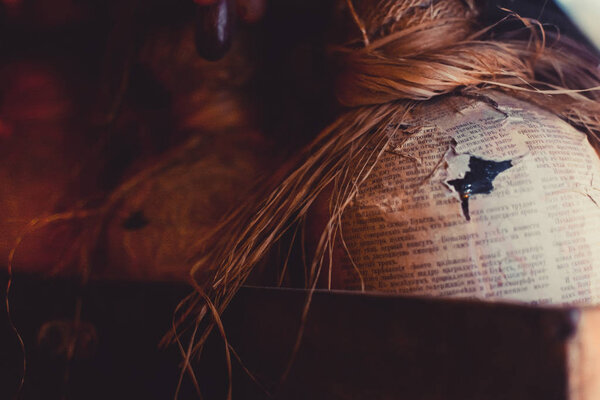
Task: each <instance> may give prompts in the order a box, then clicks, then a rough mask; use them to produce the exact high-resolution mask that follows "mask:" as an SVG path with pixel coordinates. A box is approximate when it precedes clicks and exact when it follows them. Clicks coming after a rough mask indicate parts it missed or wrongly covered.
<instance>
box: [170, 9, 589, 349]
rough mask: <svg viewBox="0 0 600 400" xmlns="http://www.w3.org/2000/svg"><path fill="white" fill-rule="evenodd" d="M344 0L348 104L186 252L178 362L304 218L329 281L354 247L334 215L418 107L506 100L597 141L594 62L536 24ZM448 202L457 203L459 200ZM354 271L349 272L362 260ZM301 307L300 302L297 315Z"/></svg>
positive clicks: (344, 211) (413, 131) (406, 134)
mask: <svg viewBox="0 0 600 400" xmlns="http://www.w3.org/2000/svg"><path fill="white" fill-rule="evenodd" d="M347 3H348V8H347V9H346V10H347V15H348V18H352V20H354V22H355V23H356V26H357V27H358V29H355V31H356V33H360V35H356V36H357V38H356V39H355V40H351V41H349V42H347V43H346V44H345V45H343V46H338V47H336V48H335V53H336V55H337V56H338V57H339V65H340V66H341V67H342V71H341V73H340V75H339V77H340V79H339V84H338V98H339V100H340V102H341V103H342V104H343V105H345V106H347V107H348V109H347V110H346V112H344V113H343V114H342V115H341V116H340V117H339V118H338V119H337V120H336V121H335V122H333V123H332V124H331V125H330V126H329V127H328V128H327V129H325V130H324V131H323V132H321V134H320V135H319V136H318V137H317V138H316V139H315V140H314V141H313V143H312V144H311V145H309V146H308V147H307V148H305V149H304V150H303V151H302V152H301V153H300V154H299V155H298V157H297V159H296V160H294V161H292V162H290V163H289V165H288V166H287V167H286V168H284V169H283V170H282V172H281V173H280V174H279V175H278V176H279V177H282V178H280V179H274V182H272V183H271V185H269V186H265V187H264V189H263V190H262V191H257V192H256V193H255V194H254V197H253V198H251V199H248V200H247V201H246V202H245V203H244V204H243V205H242V206H241V207H240V208H239V209H237V210H235V211H234V212H233V213H231V214H230V215H229V216H228V217H227V218H226V219H225V220H224V221H223V222H222V223H221V224H220V225H219V226H218V227H217V229H215V230H214V231H213V232H212V236H211V238H210V240H208V241H207V242H205V245H204V251H200V252H198V253H197V256H196V257H195V263H194V265H193V268H192V275H193V277H194V279H195V282H196V292H195V293H193V294H192V295H190V296H189V297H188V298H187V299H186V300H185V301H184V302H183V303H182V305H181V307H180V310H181V312H180V313H179V315H178V316H177V320H176V323H177V325H176V326H177V327H178V334H176V335H174V336H173V338H174V339H177V340H180V339H181V334H183V333H187V334H188V335H189V336H188V338H189V339H190V343H189V345H188V346H186V347H185V351H184V348H183V347H182V351H183V352H184V354H185V355H186V357H190V355H192V354H194V353H195V352H197V351H199V350H200V349H201V348H202V344H203V343H204V340H205V338H206V335H207V332H209V331H210V329H211V328H212V327H213V326H215V324H216V325H217V326H218V327H219V328H220V331H221V332H222V333H223V334H224V332H223V330H222V326H221V325H220V322H219V315H220V313H221V312H223V310H224V309H225V308H226V307H227V305H228V303H229V302H230V300H231V299H232V297H233V296H234V295H235V293H236V291H237V290H238V289H239V287H240V286H241V285H242V284H243V283H244V282H245V281H246V279H247V278H248V276H249V275H250V273H251V272H252V271H253V269H254V268H255V266H257V264H259V263H260V262H261V261H262V260H264V259H265V258H266V257H267V255H268V254H269V251H270V250H271V249H272V248H273V247H274V245H275V244H277V243H278V242H279V241H280V240H281V239H282V238H283V237H286V238H289V237H292V238H294V239H296V240H298V238H299V237H300V236H301V235H302V232H301V231H302V228H303V226H304V225H305V224H306V223H307V219H309V218H310V215H311V214H316V215H318V216H320V217H317V219H319V218H320V219H321V221H318V222H317V223H311V224H310V225H311V226H312V228H311V229H310V230H309V231H310V233H312V234H313V236H315V237H316V240H314V251H313V252H312V254H309V258H308V259H309V260H310V261H309V264H308V266H307V268H308V272H307V275H308V280H307V286H308V287H309V288H310V289H311V290H314V289H315V288H316V287H317V286H318V282H319V280H320V279H323V277H325V282H327V281H328V283H329V285H330V286H332V285H331V279H332V278H331V277H332V276H333V277H335V275H336V273H335V271H336V268H338V267H339V266H336V262H338V261H339V260H340V259H341V257H347V255H348V254H349V255H350V257H351V256H352V253H353V252H356V251H358V250H357V248H358V249H359V248H360V246H361V244H360V241H359V242H358V243H357V242H355V243H354V245H355V247H354V248H349V247H348V243H346V241H345V240H343V233H345V232H343V231H342V228H343V226H344V221H347V220H348V219H349V218H350V219H351V218H355V217H352V215H351V214H352V213H351V212H350V211H352V212H354V213H356V212H357V211H356V207H357V206H356V204H357V202H356V201H355V200H356V199H357V196H360V194H361V191H362V190H363V189H364V188H365V185H367V186H368V185H371V186H373V179H376V178H377V179H379V182H381V180H382V179H383V180H384V181H385V179H386V177H385V175H384V176H383V178H382V175H381V174H380V172H381V164H380V163H381V162H382V160H383V157H384V154H386V152H390V151H393V150H394V148H395V147H400V148H401V147H402V146H403V144H404V143H405V142H406V141H407V140H409V139H410V138H412V137H413V136H415V135H417V134H418V133H419V132H420V131H422V128H424V126H415V125H414V123H415V121H420V122H421V123H423V121H427V116H428V114H427V112H428V111H431V110H435V111H436V112H440V108H439V107H441V109H442V110H443V111H444V112H445V113H446V114H448V112H449V111H448V110H452V109H453V107H454V109H455V110H456V111H457V112H458V111H464V110H465V109H468V108H469V107H472V106H473V107H474V106H475V105H477V107H481V104H483V105H485V106H487V107H489V108H490V110H491V111H493V112H496V113H502V112H503V111H502V110H503V107H505V103H506V101H505V100H506V99H512V100H510V101H509V102H514V103H517V104H518V105H521V107H522V105H523V104H524V105H525V107H527V105H531V113H532V114H531V115H533V116H534V117H535V118H536V121H537V122H542V121H544V120H545V119H548V118H550V119H553V120H554V121H555V122H553V123H556V124H560V123H563V122H562V121H566V123H568V124H569V126H568V129H567V128H565V132H566V135H567V136H568V135H575V134H577V131H576V130H575V128H577V129H579V130H581V131H583V132H585V133H586V134H587V137H588V139H589V141H590V142H591V143H592V144H593V145H594V146H595V147H596V148H597V147H598V144H599V142H598V138H599V136H598V135H599V133H600V120H599V118H600V103H599V102H598V94H597V90H598V89H599V88H600V74H599V72H598V69H597V65H598V64H597V61H596V60H595V59H594V58H593V57H591V56H589V55H588V53H587V52H586V51H585V50H583V49H581V48H578V47H577V46H575V45H572V44H568V42H563V41H559V40H556V39H555V38H553V39H552V40H550V39H549V38H548V35H547V33H546V32H545V30H544V29H543V27H542V26H541V25H540V24H539V23H538V22H536V21H533V20H528V19H522V18H519V17H518V16H515V15H511V16H509V17H508V18H510V19H512V20H517V21H520V22H521V23H522V25H523V28H522V29H521V30H520V31H519V32H510V33H504V34H502V35H500V34H498V33H496V29H495V28H496V27H488V28H484V27H481V26H480V25H479V24H478V20H477V17H478V8H477V3H476V2H475V1H473V0H466V1H465V0H437V1H436V0H398V1H396V0H393V1H392V0H363V1H360V2H358V1H356V2H355V3H356V4H354V5H353V4H352V2H350V1H349V2H347ZM354 6H356V9H354ZM452 98H454V99H455V100H456V99H458V102H457V103H453V102H454V100H452ZM448 99H451V100H448ZM436 102H437V103H436ZM434 104H438V106H439V107H438V108H434V107H433V105H434ZM440 104H441V105H440ZM517 108H518V107H517ZM435 117H439V115H435ZM432 119H433V118H432ZM559 120H562V121H559ZM556 121H559V122H556ZM454 122H456V121H454ZM565 126H567V125H566V124H565V125H564V126H563V128H564V127H565ZM538 131H539V130H538ZM582 136H583V135H582ZM539 139H542V140H543V138H542V136H540V137H539ZM586 143H587V142H586ZM582 146H586V145H585V144H584V145H582ZM447 148H448V147H445V149H447ZM438 150H439V149H436V151H438ZM585 151H586V152H587V153H586V154H588V155H589V152H588V151H587V150H585ZM592 153H593V152H592ZM594 156H596V155H595V154H594ZM492 159H493V157H492ZM496 161H498V162H500V160H496ZM513 161H514V160H513ZM507 168H508V167H507ZM376 172H377V174H376V175H375V178H373V179H371V178H372V176H373V174H374V173H376ZM387 173H389V172H387ZM463 177H464V175H463ZM370 179H371V180H370ZM395 184H399V183H398V182H395ZM375 190H376V189H375ZM380 200H381V198H380ZM590 203H591V202H590ZM455 204H456V205H457V207H456V209H457V210H460V199H459V198H456V199H455ZM359 205H360V204H359ZM352 207H354V208H352ZM397 214H398V213H397ZM315 232H318V234H316V235H315ZM340 254H341V255H340ZM285 265H287V263H282V269H284V268H285ZM354 267H356V268H357V269H358V271H356V272H357V273H356V276H359V275H360V268H361V266H360V265H354ZM324 272H329V273H324ZM327 278H329V279H327ZM333 286H335V285H333ZM358 287H360V285H359V286H358ZM371 288H372V287H371ZM309 304H310V297H309V299H308V301H307V304H306V309H305V316H306V312H307V310H308V306H309Z"/></svg>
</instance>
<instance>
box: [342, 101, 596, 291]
mask: <svg viewBox="0 0 600 400" xmlns="http://www.w3.org/2000/svg"><path fill="white" fill-rule="evenodd" d="M487 96H488V97H487V99H485V101H484V100H481V99H471V98H465V97H460V96H453V97H445V98H442V99H438V100H434V101H431V102H427V103H422V104H421V105H419V106H418V107H416V108H415V109H413V110H412V111H411V113H410V115H409V116H408V117H407V118H406V119H405V120H404V122H403V123H404V124H405V127H404V130H398V131H396V133H395V134H394V135H393V136H392V137H391V140H390V143H389V144H388V145H387V148H386V149H385V151H384V153H383V154H382V156H381V158H380V159H379V161H378V162H377V164H376V165H375V166H374V168H373V170H372V172H371V174H370V175H369V177H368V178H367V179H366V180H365V182H364V183H363V184H362V185H361V186H360V189H359V191H358V193H357V194H356V196H355V197H354V199H353V201H352V203H351V204H350V205H349V206H348V208H347V209H346V210H345V212H344V214H343V218H342V229H341V232H342V235H341V238H343V240H344V241H345V245H346V246H347V249H348V252H347V254H346V252H345V251H344V252H339V251H338V252H337V253H336V254H338V255H341V257H339V258H338V259H337V260H336V261H335V262H334V264H333V268H334V270H335V271H336V274H334V277H333V281H332V286H333V287H337V288H344V289H361V288H362V287H364V288H365V289H366V290H378V291H390V292H395V293H401V294H417V295H429V296H444V297H446V296H461V297H467V296H468V297H478V298H491V299H500V298H502V299H511V300H521V301H530V302H536V303H537V302H539V303H574V302H582V303H591V302H599V301H600V229H598V226H600V159H599V158H598V155H597V154H596V152H595V150H594V149H593V148H592V146H591V145H590V143H589V141H588V139H587V137H586V135H585V134H583V133H582V132H580V131H578V130H576V129H575V128H573V127H572V126H571V125H569V124H567V123H566V122H564V121H563V120H561V119H560V118H558V117H556V116H555V115H553V114H551V113H549V112H547V111H545V110H542V109H540V108H539V107H537V106H535V105H532V104H530V103H527V102H524V101H520V100H517V99H515V98H513V97H510V96H508V95H506V94H503V93H499V92H490V93H488V94H487ZM410 128H412V129H410ZM388 129H390V130H393V129H394V127H390V128H388ZM408 129H410V132H411V133H410V135H407V134H406V133H407V130H408ZM338 246H340V243H339V242H338ZM353 264H354V265H353Z"/></svg>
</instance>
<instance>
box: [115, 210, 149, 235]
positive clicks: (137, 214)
mask: <svg viewBox="0 0 600 400" xmlns="http://www.w3.org/2000/svg"><path fill="white" fill-rule="evenodd" d="M149 223H150V221H148V219H147V218H146V216H145V215H144V212H143V211H141V210H138V211H134V212H132V213H131V214H129V217H127V218H126V219H125V220H124V221H123V223H122V224H121V226H122V227H123V229H126V230H128V231H137V230H138V229H142V228H144V227H145V226H146V225H148V224H149Z"/></svg>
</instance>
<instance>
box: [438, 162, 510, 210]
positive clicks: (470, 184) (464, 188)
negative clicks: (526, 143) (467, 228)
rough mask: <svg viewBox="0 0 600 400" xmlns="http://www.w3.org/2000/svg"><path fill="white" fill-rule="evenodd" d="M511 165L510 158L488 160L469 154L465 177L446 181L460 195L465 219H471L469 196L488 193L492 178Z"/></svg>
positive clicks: (492, 186)
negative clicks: (467, 169)
mask: <svg viewBox="0 0 600 400" xmlns="http://www.w3.org/2000/svg"><path fill="white" fill-rule="evenodd" d="M512 166H513V164H512V161H511V160H506V161H490V160H483V159H481V158H478V157H474V156H471V158H470V159H469V171H467V173H466V174H465V177H464V178H462V179H453V180H451V181H448V184H449V185H452V186H454V189H456V191H457V192H458V194H459V195H460V200H461V202H462V211H463V214H464V216H465V218H466V219H467V221H470V220H471V215H470V214H469V198H470V197H471V196H472V195H474V194H490V193H491V192H492V189H494V185H492V182H493V181H494V179H496V177H497V176H498V174H500V173H501V172H504V171H506V170H507V169H509V168H510V167H512Z"/></svg>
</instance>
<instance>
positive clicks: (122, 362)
mask: <svg viewBox="0 0 600 400" xmlns="http://www.w3.org/2000/svg"><path fill="white" fill-rule="evenodd" d="M187 293H188V289H187V288H185V287H182V286H171V285H157V284H154V285H141V284H121V283H95V284H91V285H89V286H88V287H86V288H85V289H78V288H77V285H75V284H74V283H72V282H65V281H41V280H40V281H36V280H33V279H31V278H23V277H18V278H17V280H16V281H15V286H14V292H13V293H12V297H11V298H12V302H11V304H12V310H13V317H14V320H15V324H16V325H17V327H18V328H19V330H20V332H21V334H22V335H23V337H24V339H25V342H26V352H27V362H28V367H27V375H26V380H25V387H24V391H23V393H22V397H21V398H23V399H42V398H43V399H49V400H51V399H61V398H67V399H86V400H87V399H106V398H111V399H131V398H144V399H171V398H173V393H174V390H175V387H176V384H177V379H178V377H179V374H178V368H179V361H180V358H179V355H178V353H177V351H176V349H175V348H169V349H167V350H159V349H158V347H157V343H158V341H159V339H160V338H161V336H162V335H163V334H164V332H166V330H167V329H168V328H169V325H170V322H171V313H172V311H173V309H174V307H175V306H176V304H177V302H178V300H179V299H180V298H181V297H183V296H184V295H185V294H187ZM306 295H307V293H306V292H305V291H301V290H289V289H288V290H283V289H264V288H244V289H243V290H242V291H241V292H240V293H239V296H238V297H237V298H236V299H235V300H234V302H233V303H232V305H231V308H230V309H229V310H228V312H227V314H226V316H225V321H226V329H227V335H228V337H229V340H230V342H231V344H232V346H233V347H234V349H235V350H236V351H237V352H238V354H239V355H240V357H241V359H242V360H243V362H244V363H245V365H246V367H247V368H248V369H249V370H250V371H251V372H252V373H253V374H254V375H255V377H256V379H257V380H259V381H260V382H261V384H262V386H264V387H265V388H266V389H267V390H268V391H269V392H270V393H271V397H272V398H276V399H361V400H362V399H365V400H367V399H368V400H372V399H403V400H438V399H439V400H454V399H456V400H459V399H460V400H470V399H473V400H500V399H511V400H520V399H523V400H525V399H526V400H538V399H539V400H567V399H569V400H597V399H599V398H600V373H599V368H598V366H599V365H600V343H598V338H599V337H600V335H599V332H600V310H598V309H594V308H589V309H573V308H569V309H559V308H539V307H528V306H519V305H510V304H490V303H480V302H470V301H447V300H430V299H418V298H403V297H396V296H377V295H365V294H360V293H329V292H317V293H315V295H314V297H313V300H312V304H311V308H310V312H309V314H308V319H307V322H306V325H305V331H304V336H303V340H302V342H301V346H300V348H299V352H298V353H297V355H296V358H295V363H294V364H293V367H292V369H291V371H290V374H289V376H288V378H287V380H286V381H285V382H284V383H283V384H280V378H281V375H282V373H283V371H284V369H285V367H286V365H287V363H288V361H289V359H290V355H291V349H292V347H293V343H294V341H295V339H296V337H297V333H298V329H299V326H300V314H301V310H302V307H303V305H304V303H305V300H306ZM78 296H80V298H81V299H82V305H83V308H82V321H83V322H85V324H86V326H87V327H88V328H86V329H87V330H84V331H83V332H82V335H84V336H85V337H87V338H88V339H89V338H90V337H91V336H94V335H95V336H94V337H93V339H89V340H88V342H87V343H88V344H87V345H86V344H85V343H84V344H82V345H81V346H80V347H81V348H80V349H78V353H77V355H76V357H75V358H74V359H73V360H72V361H71V362H67V361H66V360H65V357H64V355H62V354H60V352H57V351H56V343H57V342H58V341H57V339H56V338H54V339H53V336H52V335H46V339H45V340H40V336H43V335H40V328H42V327H43V326H46V328H47V327H48V322H53V321H54V322H57V321H58V323H65V321H66V322H68V321H69V320H70V319H72V316H73V310H74V307H75V304H76V298H77V297H78ZM59 326H60V324H59ZM89 330H92V331H93V332H94V333H93V334H90V333H89ZM86 335H87V336H86ZM90 335H91V336H90ZM84 342H85V341H84ZM90 343H91V344H90ZM224 354H225V353H224V347H223V341H222V339H221V338H220V337H219V336H218V335H213V337H212V338H211V339H210V341H209V343H208V345H207V346H206V349H205V352H204V354H203V357H202V359H201V360H200V362H198V363H197V364H196V365H195V367H196V370H197V371H198V376H199V378H200V381H201V384H202V390H203V392H204V395H205V396H204V398H206V399H225V392H226V388H227V374H226V368H225V357H224ZM20 362H21V356H20V354H19V351H18V346H17V343H16V341H15V338H14V336H13V335H12V334H11V332H10V330H9V329H8V326H7V324H6V316H5V314H2V315H0V393H1V395H0V398H8V399H10V398H12V393H14V390H15V387H16V382H17V380H18V376H19V372H20ZM67 371H68V375H67V374H66V372H67ZM233 391H234V399H262V398H269V397H268V396H267V395H266V394H265V391H264V390H263V389H261V388H259V386H257V385H256V384H255V383H253V382H252V380H251V379H250V378H249V377H248V375H247V374H246V373H245V372H244V371H243V370H242V369H241V368H240V366H239V363H238V362H236V361H234V380H233ZM180 398H182V399H188V398H197V397H196V396H195V395H194V390H193V388H192V386H191V385H190V380H189V379H188V378H186V379H184V385H183V392H182V396H181V397H180Z"/></svg>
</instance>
